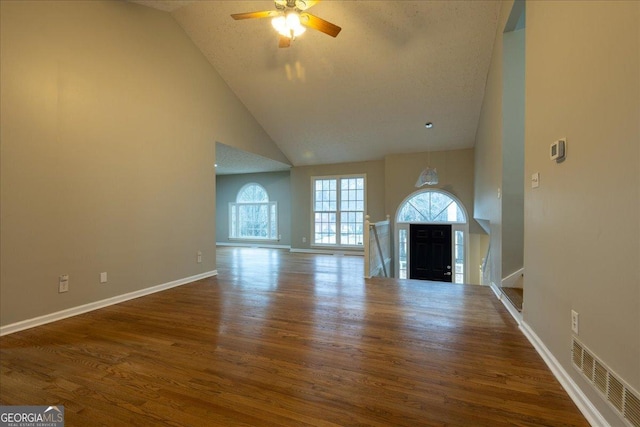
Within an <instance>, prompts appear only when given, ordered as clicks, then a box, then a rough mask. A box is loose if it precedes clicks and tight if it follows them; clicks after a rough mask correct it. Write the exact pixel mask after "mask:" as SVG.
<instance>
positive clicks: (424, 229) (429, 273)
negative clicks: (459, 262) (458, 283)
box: [409, 224, 452, 282]
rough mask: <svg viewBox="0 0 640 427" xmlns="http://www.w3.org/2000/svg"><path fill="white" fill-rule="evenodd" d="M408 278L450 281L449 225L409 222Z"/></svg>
mask: <svg viewBox="0 0 640 427" xmlns="http://www.w3.org/2000/svg"><path fill="white" fill-rule="evenodd" d="M409 248H410V254H409V270H410V271H409V278H410V279H420V280H436V281H439V282H451V278H452V273H451V225H431V224H411V226H410V231H409Z"/></svg>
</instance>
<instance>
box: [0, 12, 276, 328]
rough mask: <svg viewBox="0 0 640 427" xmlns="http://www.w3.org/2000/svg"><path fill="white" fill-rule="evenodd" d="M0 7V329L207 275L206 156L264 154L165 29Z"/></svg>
mask: <svg viewBox="0 0 640 427" xmlns="http://www.w3.org/2000/svg"><path fill="white" fill-rule="evenodd" d="M0 7H1V20H2V21H1V46H0V47H1V49H0V52H1V56H0V58H1V77H2V80H1V99H0V103H1V110H2V114H1V115H0V117H1V122H0V125H1V134H0V141H1V150H2V152H1V153H2V158H1V211H0V213H1V221H2V224H1V226H2V233H1V241H0V244H1V265H2V271H1V273H0V280H1V283H0V301H1V303H0V304H1V305H0V313H1V317H0V324H1V325H3V326H5V325H8V324H12V323H15V322H18V321H22V320H25V319H31V318H34V317H37V316H41V315H45V314H50V313H53V312H56V311H60V310H63V309H68V308H72V307H76V306H79V305H83V304H87V303H91V302H95V301H99V300H102V299H105V298H109V297H113V296H117V295H121V294H125V293H129V292H132V291H136V290H140V289H144V288H147V287H150V286H154V285H160V284H164V283H167V282H170V281H173V280H177V279H181V278H185V277H190V276H193V275H196V274H199V273H204V272H207V271H212V270H214V269H215V268H216V260H215V224H214V218H215V176H214V170H213V163H214V162H215V152H214V150H215V149H214V145H215V141H222V142H225V143H228V144H232V145H233V144H236V143H238V141H243V143H242V144H243V145H247V144H249V145H251V146H253V147H264V146H267V147H268V146H269V145H270V144H272V142H271V140H270V139H269V138H268V137H267V136H266V134H265V133H264V131H263V130H262V129H261V128H260V127H259V126H258V125H257V123H256V122H255V120H254V119H253V118H252V117H251V116H250V115H249V114H248V112H247V111H246V109H244V107H243V106H242V104H241V103H240V102H239V101H238V100H237V98H236V97H235V96H234V95H233V93H232V92H231V91H230V90H229V88H228V87H227V85H226V84H225V83H224V82H223V81H222V79H221V78H220V77H219V76H218V75H217V73H216V72H215V71H214V70H213V68H212V67H211V66H210V65H209V63H208V62H207V61H206V60H205V59H204V57H203V56H202V55H201V53H200V52H199V51H197V49H196V48H195V47H194V46H193V44H192V43H191V42H190V40H189V39H188V38H187V37H186V35H185V34H184V33H183V31H182V30H181V29H180V27H179V26H178V25H177V24H176V23H175V22H174V20H173V18H171V16H170V15H169V14H166V13H163V12H159V11H155V10H153V9H150V8H146V7H142V6H139V5H134V4H130V3H126V2H116V1H109V2H100V1H87V2H75V1H72V2H60V1H57V2H48V1H44V2H35V1H28V2H5V1H3V2H0ZM261 150H262V151H261ZM256 151H257V152H260V154H263V155H269V153H265V152H264V149H262V148H259V149H258V148H256ZM267 151H269V150H267ZM272 151H273V150H272ZM271 157H272V158H275V159H277V160H281V159H282V157H283V156H282V155H281V153H280V155H277V153H274V152H271ZM198 250H201V251H202V252H203V255H204V257H203V262H202V264H197V263H196V252H197V251H198ZM103 271H106V272H107V273H108V279H109V281H108V283H107V284H99V283H98V282H99V281H98V277H99V276H98V275H99V273H100V272H103ZM61 274H69V275H70V289H69V292H67V293H64V294H58V292H57V287H58V283H57V282H58V276H59V275H61Z"/></svg>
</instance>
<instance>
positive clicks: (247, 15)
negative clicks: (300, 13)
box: [231, 10, 280, 20]
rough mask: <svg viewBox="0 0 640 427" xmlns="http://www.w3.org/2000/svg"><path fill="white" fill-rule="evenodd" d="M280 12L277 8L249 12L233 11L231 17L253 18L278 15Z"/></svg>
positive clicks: (237, 18) (236, 18)
mask: <svg viewBox="0 0 640 427" xmlns="http://www.w3.org/2000/svg"><path fill="white" fill-rule="evenodd" d="M278 15H280V12H278V11H276V10H264V11H262V12H247V13H232V14H231V17H232V18H233V19H235V20H239V19H253V18H269V17H271V16H278Z"/></svg>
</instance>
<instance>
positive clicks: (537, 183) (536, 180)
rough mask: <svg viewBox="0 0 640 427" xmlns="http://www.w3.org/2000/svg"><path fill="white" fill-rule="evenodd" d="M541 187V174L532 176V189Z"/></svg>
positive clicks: (537, 173)
mask: <svg viewBox="0 0 640 427" xmlns="http://www.w3.org/2000/svg"><path fill="white" fill-rule="evenodd" d="M538 187H540V172H536V173H534V174H532V175H531V188H538Z"/></svg>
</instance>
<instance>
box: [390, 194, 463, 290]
mask: <svg viewBox="0 0 640 427" xmlns="http://www.w3.org/2000/svg"><path fill="white" fill-rule="evenodd" d="M411 224H451V247H452V260H453V264H454V271H453V277H452V279H453V280H452V281H453V282H455V283H464V282H465V276H466V274H467V273H466V271H467V266H466V261H465V260H466V258H467V257H466V252H467V249H466V243H465V242H466V240H467V236H468V234H469V224H468V222H467V214H466V212H465V209H464V206H463V205H462V203H461V202H460V201H459V200H458V199H457V198H456V197H455V196H453V195H451V194H449V193H447V192H445V191H442V190H437V189H426V190H421V191H418V192H416V193H413V194H411V195H410V196H409V197H407V198H406V199H405V200H404V202H402V203H401V204H400V207H399V208H398V213H397V215H396V230H397V233H396V247H397V248H398V256H397V258H396V259H397V263H396V271H397V277H399V278H401V279H406V278H408V277H410V274H409V272H410V268H411V266H410V265H409V258H410V257H409V249H410V242H409V238H410V236H409V229H410V225H411Z"/></svg>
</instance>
